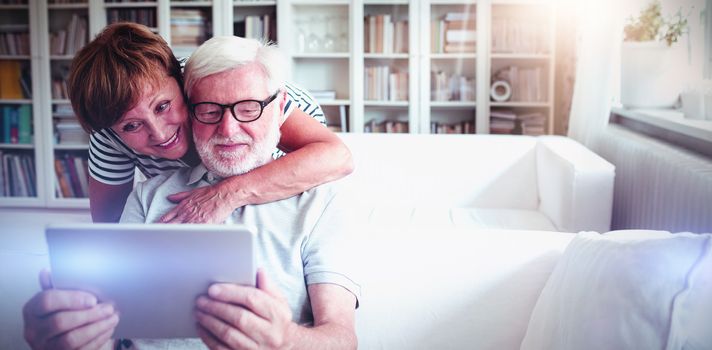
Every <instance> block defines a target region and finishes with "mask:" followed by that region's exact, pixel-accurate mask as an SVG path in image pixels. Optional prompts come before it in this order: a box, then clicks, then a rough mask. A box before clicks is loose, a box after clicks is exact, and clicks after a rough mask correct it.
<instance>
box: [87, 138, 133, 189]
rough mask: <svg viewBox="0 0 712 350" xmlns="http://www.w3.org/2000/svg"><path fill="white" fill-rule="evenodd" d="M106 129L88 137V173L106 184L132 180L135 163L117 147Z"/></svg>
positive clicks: (119, 183)
mask: <svg viewBox="0 0 712 350" xmlns="http://www.w3.org/2000/svg"><path fill="white" fill-rule="evenodd" d="M118 148H119V147H117V145H116V143H115V141H114V140H113V137H112V135H111V134H109V133H108V132H107V131H106V129H104V130H100V131H97V132H94V133H92V134H91V136H90V137H89V174H90V175H91V177H92V178H94V179H95V180H97V181H99V182H101V183H104V184H107V185H121V184H125V183H127V182H131V181H133V177H134V168H135V167H136V164H135V162H134V160H133V159H131V157H129V156H128V155H127V154H126V152H122V151H120V150H119V149H118Z"/></svg>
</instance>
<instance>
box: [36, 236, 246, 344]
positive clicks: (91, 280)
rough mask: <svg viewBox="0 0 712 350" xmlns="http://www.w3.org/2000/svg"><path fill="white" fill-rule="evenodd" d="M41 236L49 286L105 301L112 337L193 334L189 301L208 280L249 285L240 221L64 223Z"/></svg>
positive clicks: (193, 320)
mask: <svg viewBox="0 0 712 350" xmlns="http://www.w3.org/2000/svg"><path fill="white" fill-rule="evenodd" d="M45 233H46V238H47V245H48V248H49V258H50V268H51V271H52V283H53V285H54V288H57V289H72V290H84V291H87V292H90V293H93V294H94V295H96V296H97V298H98V299H99V300H100V301H101V302H104V301H108V302H112V303H113V304H114V305H115V307H116V309H117V310H118V311H119V313H120V321H119V324H118V326H117V328H116V332H115V333H114V337H115V338H190V337H197V332H196V320H195V316H194V309H195V300H196V298H197V297H198V296H199V295H201V294H205V293H207V289H208V286H209V285H210V284H212V283H215V282H229V283H238V284H243V285H252V286H254V285H255V263H254V257H253V251H254V249H253V244H254V237H253V233H252V232H251V230H249V229H248V228H246V227H244V226H238V225H199V224H71V225H53V226H49V227H47V229H46V232H45Z"/></svg>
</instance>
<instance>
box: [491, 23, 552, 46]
mask: <svg viewBox="0 0 712 350" xmlns="http://www.w3.org/2000/svg"><path fill="white" fill-rule="evenodd" d="M492 52H496V53H548V52H549V36H548V27H547V25H546V22H544V21H543V20H540V19H535V18H534V19H533V18H496V17H495V18H493V19H492Z"/></svg>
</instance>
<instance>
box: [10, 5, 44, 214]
mask: <svg viewBox="0 0 712 350" xmlns="http://www.w3.org/2000/svg"><path fill="white" fill-rule="evenodd" d="M36 6H37V4H36V3H34V2H33V1H17V0H14V1H13V0H1V1H0V76H2V80H1V81H0V169H1V170H2V171H1V172H0V207H13V206H25V207H39V206H42V205H44V197H45V194H44V191H43V190H44V189H43V187H42V184H41V181H38V174H41V173H42V170H43V169H42V166H43V161H42V153H41V152H40V151H39V150H38V145H39V144H41V140H40V139H41V132H42V125H41V119H40V117H39V116H40V114H39V113H38V106H39V104H40V101H41V99H40V98H39V96H38V94H37V93H36V91H35V89H36V87H37V86H39V85H40V80H39V75H40V74H39V68H40V67H39V64H38V63H39V62H38V60H37V53H38V50H39V46H38V43H37V40H35V35H36V31H35V30H34V28H37V23H36V20H37V18H36V17H35V16H32V14H33V13H35V12H36ZM38 135H40V136H38Z"/></svg>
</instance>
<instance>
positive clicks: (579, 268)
mask: <svg viewBox="0 0 712 350" xmlns="http://www.w3.org/2000/svg"><path fill="white" fill-rule="evenodd" d="M710 236H711V235H709V234H704V235H696V234H691V233H678V234H671V233H668V232H662V231H643V230H636V231H614V232H609V233H607V234H604V235H600V234H598V233H592V232H582V233H579V234H578V235H577V236H576V237H575V238H574V239H573V240H572V241H571V243H570V244H569V246H568V247H567V248H566V251H565V252H564V254H563V255H562V257H561V259H560V260H559V261H558V263H557V265H556V267H555V268H554V271H553V272H552V274H551V276H550V277H549V280H548V281H547V283H546V285H545V286H544V289H543V290H542V293H541V295H540V296H539V299H538V300H537V303H536V306H535V307H534V311H533V312H532V316H531V319H530V322H529V326H528V328H527V333H526V335H525V337H524V340H523V341H522V346H521V348H522V349H665V348H668V349H680V348H682V347H683V346H685V347H688V346H690V347H691V346H701V347H700V348H705V347H706V348H710V347H711V346H712V345H711V344H710V343H709V341H710V337H709V336H707V335H704V334H702V333H699V332H700V331H702V330H703V328H705V327H709V325H710V324H711V323H710V317H712V313H709V312H706V311H707V310H704V309H703V308H704V307H707V308H708V309H709V305H710V300H709V296H710V293H711V290H712V289H710V281H709V280H710V275H709V271H710V270H711V269H712V268H710V266H704V265H709V264H710V263H712V258H710V254H712V253H710V244H712V243H710V240H711V239H710ZM705 273H707V275H705V276H704V277H703V276H702V275H703V274H705ZM705 304H707V306H705ZM693 324H694V325H695V326H697V328H696V329H695V328H694V327H691V326H692V325H693ZM707 331H709V328H707ZM706 333H709V332H706Z"/></svg>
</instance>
